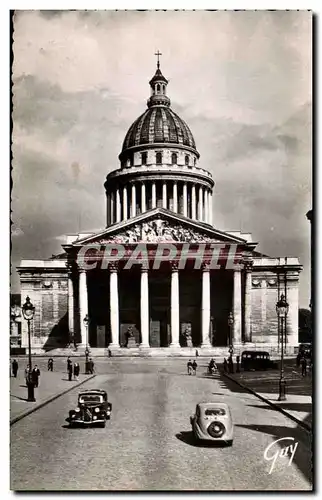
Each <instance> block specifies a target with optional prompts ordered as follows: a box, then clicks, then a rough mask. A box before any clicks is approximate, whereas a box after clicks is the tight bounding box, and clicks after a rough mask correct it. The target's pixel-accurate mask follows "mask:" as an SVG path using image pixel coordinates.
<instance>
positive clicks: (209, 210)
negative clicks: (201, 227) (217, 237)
mask: <svg viewBox="0 0 322 500" xmlns="http://www.w3.org/2000/svg"><path fill="white" fill-rule="evenodd" d="M208 202H209V207H208V220H209V224H212V193H211V191H209V194H208Z"/></svg>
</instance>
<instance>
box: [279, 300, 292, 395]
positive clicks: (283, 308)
mask: <svg viewBox="0 0 322 500" xmlns="http://www.w3.org/2000/svg"><path fill="white" fill-rule="evenodd" d="M288 308H289V305H288V303H287V302H286V300H285V295H283V294H282V295H281V298H280V300H279V301H278V302H277V303H276V312H277V316H278V317H279V318H280V325H281V332H280V333H281V334H280V339H281V371H280V380H279V396H278V401H285V400H286V380H285V378H284V335H285V336H286V317H287V313H288Z"/></svg>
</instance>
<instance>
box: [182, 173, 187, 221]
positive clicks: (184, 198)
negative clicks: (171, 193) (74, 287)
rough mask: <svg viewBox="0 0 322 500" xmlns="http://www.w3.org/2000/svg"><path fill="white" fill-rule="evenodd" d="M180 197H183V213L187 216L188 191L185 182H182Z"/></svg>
mask: <svg viewBox="0 0 322 500" xmlns="http://www.w3.org/2000/svg"><path fill="white" fill-rule="evenodd" d="M182 197H183V215H184V216H185V217H187V216H188V193H187V183H186V182H184V183H183V193H182Z"/></svg>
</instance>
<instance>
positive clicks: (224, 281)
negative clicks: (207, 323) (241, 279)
mask: <svg viewBox="0 0 322 500" xmlns="http://www.w3.org/2000/svg"><path fill="white" fill-rule="evenodd" d="M210 290H211V292H210V293H211V298H210V305H211V318H212V330H213V335H212V345H213V346H218V347H219V346H227V345H228V344H229V325H228V315H229V312H230V311H232V307H233V305H232V304H233V271H229V270H226V269H219V270H213V271H211V280H210Z"/></svg>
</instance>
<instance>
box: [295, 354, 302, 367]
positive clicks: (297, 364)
mask: <svg viewBox="0 0 322 500" xmlns="http://www.w3.org/2000/svg"><path fill="white" fill-rule="evenodd" d="M301 357H302V355H301V353H300V352H299V353H298V355H297V356H296V366H297V367H298V368H299V367H300V364H301Z"/></svg>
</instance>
